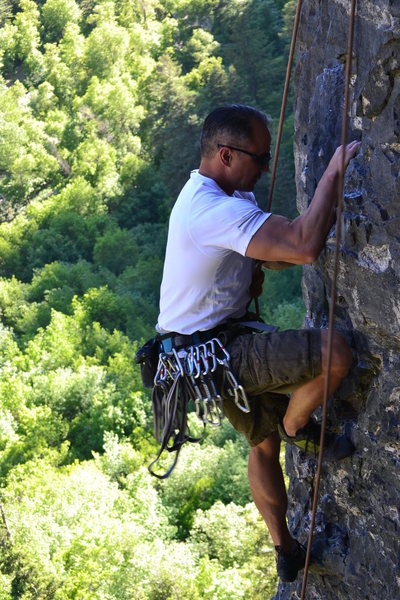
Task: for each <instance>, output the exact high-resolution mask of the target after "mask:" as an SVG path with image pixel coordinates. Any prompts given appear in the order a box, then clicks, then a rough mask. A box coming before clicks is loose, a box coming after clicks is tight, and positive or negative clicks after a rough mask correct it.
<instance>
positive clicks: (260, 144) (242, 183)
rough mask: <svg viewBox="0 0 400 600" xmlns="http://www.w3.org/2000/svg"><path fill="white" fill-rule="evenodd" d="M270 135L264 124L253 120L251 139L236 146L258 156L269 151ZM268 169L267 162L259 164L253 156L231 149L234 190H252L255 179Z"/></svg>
mask: <svg viewBox="0 0 400 600" xmlns="http://www.w3.org/2000/svg"><path fill="white" fill-rule="evenodd" d="M270 147H271V135H270V133H269V131H268V129H267V128H266V127H265V125H264V124H263V123H261V122H259V121H255V122H254V125H253V139H252V140H247V141H246V142H242V143H241V144H237V148H241V149H243V150H247V151H248V152H251V153H253V154H255V155H257V156H259V157H261V156H262V155H265V154H266V153H269V152H270ZM268 169H269V162H268V163H266V164H260V161H259V160H257V159H256V158H255V157H253V156H250V155H249V154H245V153H244V152H240V151H238V150H232V171H231V177H232V183H233V185H234V188H235V189H236V190H239V191H242V192H251V191H253V189H254V187H255V185H256V183H257V181H258V180H259V179H260V177H261V175H262V174H263V173H266V172H267V171H268Z"/></svg>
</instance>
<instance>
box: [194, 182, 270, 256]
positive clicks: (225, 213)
mask: <svg viewBox="0 0 400 600" xmlns="http://www.w3.org/2000/svg"><path fill="white" fill-rule="evenodd" d="M236 193H237V192H236ZM199 200H200V199H199ZM269 216H270V213H266V212H264V211H262V210H261V209H260V208H259V207H258V206H257V204H256V202H255V200H254V196H252V195H251V196H250V195H248V197H243V196H224V197H221V196H220V195H218V194H210V193H209V191H208V193H207V195H204V197H203V198H202V199H201V201H199V202H196V203H195V204H194V205H193V212H192V214H191V222H190V223H189V224H188V232H189V234H190V236H191V238H192V240H193V242H194V243H195V244H196V246H197V247H198V248H199V249H200V250H202V251H203V252H204V253H205V254H210V253H211V254H213V253H215V251H221V252H224V251H225V250H226V251H229V250H230V251H232V250H233V251H235V252H238V253H239V254H241V255H242V256H245V254H246V251H247V247H248V245H249V243H250V240H251V239H252V237H253V236H254V234H255V233H256V232H257V231H258V230H259V228H260V227H261V225H263V223H264V222H265V221H266V220H267V219H268V217H269Z"/></svg>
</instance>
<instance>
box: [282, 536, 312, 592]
mask: <svg viewBox="0 0 400 600" xmlns="http://www.w3.org/2000/svg"><path fill="white" fill-rule="evenodd" d="M275 552H276V570H277V573H278V575H279V578H280V580H281V581H283V582H289V581H294V580H295V579H296V577H297V573H298V572H299V571H301V570H302V569H304V565H305V562H306V554H307V550H306V548H305V547H304V546H302V545H301V544H299V542H298V541H297V540H295V545H293V547H292V549H291V551H290V552H289V554H286V553H285V552H284V551H283V550H282V548H281V547H280V546H275Z"/></svg>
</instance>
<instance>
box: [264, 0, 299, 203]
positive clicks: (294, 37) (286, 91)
mask: <svg viewBox="0 0 400 600" xmlns="http://www.w3.org/2000/svg"><path fill="white" fill-rule="evenodd" d="M302 4H303V0H298V2H297V9H296V17H295V20H294V26H293V33H292V41H291V43H290V51H289V58H288V64H287V67H286V79H285V86H284V88H283V96H282V105H281V114H280V116H279V125H278V133H277V135H276V143H275V153H274V162H273V165H272V172H271V182H270V187H269V195H268V204H267V212H270V211H271V205H272V196H273V194H274V187H275V179H276V169H277V166H278V157H279V149H280V146H281V139H282V131H283V121H284V119H285V111H286V104H287V98H288V94H289V85H290V77H291V74H292V67H293V58H294V51H295V48H296V40H297V32H298V30H299V23H300V13H301V7H302Z"/></svg>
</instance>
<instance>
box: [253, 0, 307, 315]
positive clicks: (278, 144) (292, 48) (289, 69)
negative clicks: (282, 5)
mask: <svg viewBox="0 0 400 600" xmlns="http://www.w3.org/2000/svg"><path fill="white" fill-rule="evenodd" d="M302 4H303V0H298V2H297V9H296V16H295V20H294V26H293V32H292V40H291V42H290V50H289V58H288V64H287V67H286V77H285V85H284V88H283V95H282V104H281V114H280V116H279V124H278V133H277V135H276V143H275V152H274V162H273V164H272V172H271V180H270V186H269V194H268V203H267V212H271V205H272V196H273V194H274V187H275V179H276V170H277V167H278V157H279V150H280V147H281V139H282V131H283V122H284V120H285V112H286V104H287V99H288V94H289V85H290V78H291V75H292V67H293V59H294V52H295V49H296V39H297V32H298V30H299V23H300V13H301V7H302ZM257 269H259V270H261V269H262V263H261V262H260V263H258V265H257ZM250 302H251V300H250ZM254 307H255V310H256V315H257V316H258V317H259V316H260V305H259V302H258V297H257V296H254Z"/></svg>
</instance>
